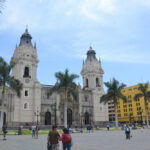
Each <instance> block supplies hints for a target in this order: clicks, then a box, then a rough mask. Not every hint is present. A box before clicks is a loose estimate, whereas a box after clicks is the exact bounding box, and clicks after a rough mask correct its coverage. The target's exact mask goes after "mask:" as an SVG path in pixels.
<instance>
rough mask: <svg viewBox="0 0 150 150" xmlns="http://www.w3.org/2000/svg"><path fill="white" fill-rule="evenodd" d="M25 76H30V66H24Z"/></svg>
mask: <svg viewBox="0 0 150 150" xmlns="http://www.w3.org/2000/svg"><path fill="white" fill-rule="evenodd" d="M23 77H30V76H29V67H25V68H24V75H23Z"/></svg>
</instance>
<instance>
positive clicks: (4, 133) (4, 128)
mask: <svg viewBox="0 0 150 150" xmlns="http://www.w3.org/2000/svg"><path fill="white" fill-rule="evenodd" d="M2 131H3V140H6V133H7V126H6V125H3V127H2Z"/></svg>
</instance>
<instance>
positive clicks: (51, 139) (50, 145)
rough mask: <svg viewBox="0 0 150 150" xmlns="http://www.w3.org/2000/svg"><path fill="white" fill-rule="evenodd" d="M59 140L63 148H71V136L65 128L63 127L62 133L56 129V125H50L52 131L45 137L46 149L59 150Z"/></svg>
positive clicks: (68, 149)
mask: <svg viewBox="0 0 150 150" xmlns="http://www.w3.org/2000/svg"><path fill="white" fill-rule="evenodd" d="M59 141H62V144H63V150H71V146H72V138H71V135H70V133H69V130H68V129H67V128H64V129H63V134H62V136H60V134H59V133H58V131H57V126H53V127H52V131H50V132H49V133H48V137H47V149H48V150H59Z"/></svg>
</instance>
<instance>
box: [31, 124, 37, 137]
mask: <svg viewBox="0 0 150 150" xmlns="http://www.w3.org/2000/svg"><path fill="white" fill-rule="evenodd" d="M35 130H36V126H35V125H34V124H33V125H32V138H35Z"/></svg>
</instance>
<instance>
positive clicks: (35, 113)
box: [34, 107, 40, 125]
mask: <svg viewBox="0 0 150 150" xmlns="http://www.w3.org/2000/svg"><path fill="white" fill-rule="evenodd" d="M34 115H35V116H36V117H37V120H36V123H37V125H38V124H39V116H40V112H39V108H38V107H37V110H36V111H35V112H34Z"/></svg>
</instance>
